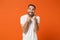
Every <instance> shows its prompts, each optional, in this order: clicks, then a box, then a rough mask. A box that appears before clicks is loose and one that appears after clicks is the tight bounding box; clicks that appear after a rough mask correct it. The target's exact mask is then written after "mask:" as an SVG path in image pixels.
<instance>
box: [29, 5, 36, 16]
mask: <svg viewBox="0 0 60 40" xmlns="http://www.w3.org/2000/svg"><path fill="white" fill-rule="evenodd" d="M34 12H35V8H34V7H33V6H29V7H28V14H29V15H30V16H33V15H34Z"/></svg>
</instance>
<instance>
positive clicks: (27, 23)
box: [23, 21, 29, 33]
mask: <svg viewBox="0 0 60 40" xmlns="http://www.w3.org/2000/svg"><path fill="white" fill-rule="evenodd" d="M28 28H29V22H28V21H26V23H25V24H24V27H23V32H24V33H26V32H27V31H28Z"/></svg>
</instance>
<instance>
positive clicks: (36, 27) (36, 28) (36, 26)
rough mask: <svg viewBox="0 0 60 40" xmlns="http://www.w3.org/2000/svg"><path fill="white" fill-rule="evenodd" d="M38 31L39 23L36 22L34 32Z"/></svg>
mask: <svg viewBox="0 0 60 40" xmlns="http://www.w3.org/2000/svg"><path fill="white" fill-rule="evenodd" d="M37 31H38V23H37V21H35V22H34V32H37Z"/></svg>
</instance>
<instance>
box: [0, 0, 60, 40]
mask: <svg viewBox="0 0 60 40" xmlns="http://www.w3.org/2000/svg"><path fill="white" fill-rule="evenodd" d="M30 3H32V4H34V5H36V7H37V9H36V14H37V15H39V16H40V17H41V22H40V23H41V24H40V28H39V31H38V33H37V34H38V38H39V40H60V0H38V1H37V0H30V1H27V0H0V40H21V39H22V31H21V30H22V29H21V26H20V23H19V17H20V16H21V15H23V14H25V13H26V11H27V5H28V4H30Z"/></svg>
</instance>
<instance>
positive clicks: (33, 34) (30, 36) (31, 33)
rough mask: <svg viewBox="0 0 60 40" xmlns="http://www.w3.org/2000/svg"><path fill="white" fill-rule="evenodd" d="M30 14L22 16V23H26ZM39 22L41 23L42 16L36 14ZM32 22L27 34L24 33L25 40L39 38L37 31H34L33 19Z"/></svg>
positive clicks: (36, 39)
mask: <svg viewBox="0 0 60 40" xmlns="http://www.w3.org/2000/svg"><path fill="white" fill-rule="evenodd" d="M27 16H28V14H25V15H23V16H21V18H20V22H21V23H20V24H21V25H24V23H25V22H26V20H27ZM36 19H37V22H38V23H40V17H39V16H36ZM31 21H32V23H31V24H30V26H29V29H28V32H27V33H26V34H24V33H23V34H22V37H23V40H38V38H37V34H36V32H34V21H33V19H31Z"/></svg>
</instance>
